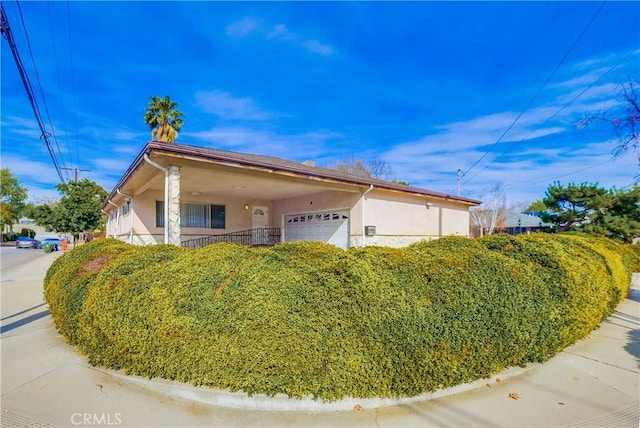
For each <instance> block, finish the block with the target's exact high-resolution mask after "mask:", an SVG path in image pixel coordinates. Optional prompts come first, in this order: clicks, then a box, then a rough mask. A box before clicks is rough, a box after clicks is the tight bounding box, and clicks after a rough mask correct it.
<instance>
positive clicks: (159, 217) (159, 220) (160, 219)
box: [156, 201, 164, 227]
mask: <svg viewBox="0 0 640 428" xmlns="http://www.w3.org/2000/svg"><path fill="white" fill-rule="evenodd" d="M156 227H164V201H156Z"/></svg>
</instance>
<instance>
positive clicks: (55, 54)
mask: <svg viewBox="0 0 640 428" xmlns="http://www.w3.org/2000/svg"><path fill="white" fill-rule="evenodd" d="M47 12H48V15H49V32H50V33H51V45H52V47H53V49H52V50H53V60H54V62H55V64H56V82H57V84H58V92H59V93H62V85H61V84H60V74H61V73H60V63H59V61H58V47H57V46H56V37H55V33H54V32H53V18H52V16H51V4H50V3H49V2H48V3H47ZM58 98H59V106H60V107H59V108H60V112H61V113H62V123H64V124H65V125H66V126H67V127H68V126H69V125H68V123H69V121H68V120H67V109H65V107H64V101H63V99H64V97H58ZM66 149H67V153H71V150H70V148H69V141H68V137H67V141H66ZM67 177H68V175H67Z"/></svg>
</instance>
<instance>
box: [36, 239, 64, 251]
mask: <svg viewBox="0 0 640 428" xmlns="http://www.w3.org/2000/svg"><path fill="white" fill-rule="evenodd" d="M61 243H62V241H60V238H45V239H43V240H42V242H41V243H40V245H39V247H38V248H44V247H45V245H47V244H51V245H53V251H58V250H59V249H60V244H61Z"/></svg>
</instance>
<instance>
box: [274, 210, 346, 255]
mask: <svg viewBox="0 0 640 428" xmlns="http://www.w3.org/2000/svg"><path fill="white" fill-rule="evenodd" d="M284 238H285V241H320V242H326V243H327V244H333V245H335V246H336V247H340V248H344V249H347V247H348V246H349V211H328V212H322V213H308V214H295V215H287V216H285V217H284Z"/></svg>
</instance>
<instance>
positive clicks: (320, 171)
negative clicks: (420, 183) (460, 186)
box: [102, 141, 480, 248]
mask: <svg viewBox="0 0 640 428" xmlns="http://www.w3.org/2000/svg"><path fill="white" fill-rule="evenodd" d="M478 204H480V201H477V200H474V199H469V198H464V197H460V196H451V195H448V194H444V193H439V192H435V191H431V190H427V189H422V188H418V187H412V186H405V185H402V184H398V183H393V182H389V181H384V180H378V179H374V178H368V177H362V176H358V175H354V174H347V173H342V172H339V171H336V170H333V169H328V168H320V167H316V166H314V165H313V164H312V163H311V162H305V163H299V162H293V161H289V160H285V159H280V158H276V157H270V156H260V155H253V154H245V153H236V152H229V151H223V150H217V149H211V148H204V147H196V146H190V145H183V144H168V143H160V142H156V141H152V142H148V143H147V144H146V146H145V147H144V149H143V150H142V151H141V152H140V154H139V155H138V156H137V157H136V159H135V160H134V161H133V163H132V164H131V166H130V167H129V168H128V169H127V171H126V172H125V173H124V175H123V176H122V178H121V179H120V181H119V182H118V183H117V184H116V186H115V188H114V189H113V191H112V192H111V193H110V195H109V197H108V199H107V201H106V202H105V203H104V205H103V206H102V212H103V214H104V215H106V220H107V221H106V225H107V228H106V236H108V237H115V238H117V239H121V240H123V241H126V242H129V243H132V244H140V245H146V244H154V243H168V244H175V245H183V246H201V245H206V244H208V243H211V242H217V241H232V242H244V243H247V244H250V245H272V244H274V243H277V242H281V241H295V240H312V241H322V242H327V243H330V244H334V245H336V246H338V247H340V248H348V247H352V246H364V245H385V246H396V247H398V246H405V245H408V244H411V243H412V242H416V241H420V240H430V239H435V238H439V237H441V236H446V235H460V236H468V234H469V207H472V206H475V205H478Z"/></svg>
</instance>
